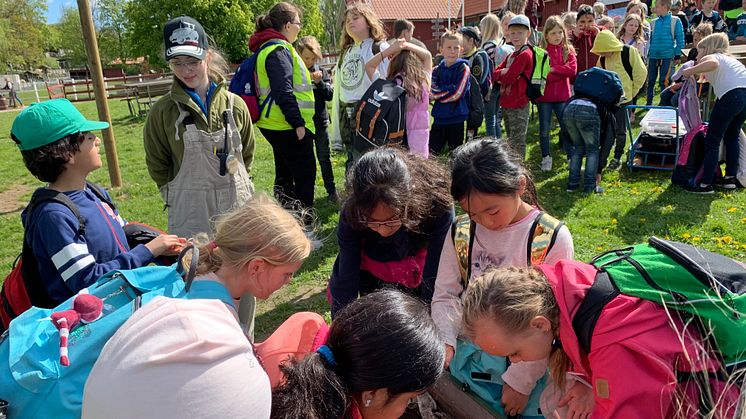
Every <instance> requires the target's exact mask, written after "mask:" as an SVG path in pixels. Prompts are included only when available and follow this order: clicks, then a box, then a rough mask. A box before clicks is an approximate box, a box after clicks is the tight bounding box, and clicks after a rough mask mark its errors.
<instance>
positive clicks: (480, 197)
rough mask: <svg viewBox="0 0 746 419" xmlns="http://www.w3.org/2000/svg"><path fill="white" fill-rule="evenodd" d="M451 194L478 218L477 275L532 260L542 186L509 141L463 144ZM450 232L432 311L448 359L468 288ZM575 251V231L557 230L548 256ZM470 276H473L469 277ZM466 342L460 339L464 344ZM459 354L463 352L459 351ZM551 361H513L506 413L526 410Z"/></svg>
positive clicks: (456, 157) (505, 391)
mask: <svg viewBox="0 0 746 419" xmlns="http://www.w3.org/2000/svg"><path fill="white" fill-rule="evenodd" d="M451 177H452V182H451V195H452V196H453V199H455V200H456V201H458V202H459V204H460V205H461V208H462V209H463V210H464V211H465V212H466V213H467V214H469V217H470V218H471V221H473V222H474V230H473V233H471V234H473V236H471V234H470V236H471V237H470V239H472V238H473V245H472V249H471V250H470V251H469V252H468V253H469V254H470V255H469V256H470V260H471V265H470V267H467V269H465V272H467V273H466V275H467V276H468V272H469V271H471V276H470V277H471V278H474V277H476V276H478V275H480V274H481V272H483V271H484V270H485V269H487V268H489V267H501V266H527V265H528V263H529V262H528V260H527V257H526V248H527V245H528V240H529V237H530V236H531V237H533V228H534V227H533V223H534V221H535V220H537V217H538V216H539V215H540V211H541V209H540V207H539V203H538V200H537V197H536V189H535V187H534V183H533V180H532V179H531V174H530V172H529V171H528V170H527V169H526V168H525V167H524V166H523V165H522V159H521V158H520V157H519V156H517V155H516V154H515V153H514V152H513V151H512V150H510V148H509V146H508V145H507V143H506V142H505V141H498V140H494V139H487V138H485V139H479V140H474V141H471V142H469V143H466V144H464V145H463V146H461V147H459V148H458V149H457V150H456V152H455V153H454V156H453V162H452V163H451ZM453 234H454V232H452V233H451V235H447V236H446V240H445V243H444V244H443V250H442V252H441V254H440V264H439V266H438V276H437V279H436V281H435V294H434V295H433V302H432V316H433V320H434V321H435V324H436V325H437V326H438V329H439V330H440V332H441V334H442V336H443V339H444V340H445V343H446V364H448V363H449V362H450V361H451V359H452V358H453V357H454V352H455V348H456V341H457V337H458V331H459V329H460V326H461V325H460V323H459V321H458V319H459V318H460V314H461V313H460V312H461V303H460V295H461V293H462V292H463V291H464V280H463V279H462V270H461V269H462V268H461V267H460V265H459V257H458V255H457V252H456V249H455V247H454V241H453V239H452V237H453ZM572 257H573V243H572V237H571V236H570V231H569V230H568V229H567V227H565V226H561V227H559V228H558V229H557V230H556V235H555V240H554V245H553V246H551V248H548V249H546V255H545V260H547V261H557V260H559V259H571V258H572ZM466 279H467V280H468V278H466ZM461 344H463V343H460V344H459V345H461ZM456 356H457V357H458V354H456ZM545 371H546V362H542V361H539V362H533V363H523V364H521V365H517V364H513V365H511V366H510V367H508V369H507V371H506V372H505V373H504V374H503V376H502V378H503V380H504V381H505V386H503V394H502V402H503V403H504V406H505V413H506V414H508V415H516V414H519V413H521V412H522V411H523V409H524V407H525V406H526V403H527V401H528V395H529V394H530V393H532V390H533V388H534V386H535V385H536V382H537V381H538V380H539V379H540V378H541V377H542V376H543V375H544V373H545Z"/></svg>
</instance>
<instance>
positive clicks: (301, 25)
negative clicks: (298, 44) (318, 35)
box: [290, 22, 303, 29]
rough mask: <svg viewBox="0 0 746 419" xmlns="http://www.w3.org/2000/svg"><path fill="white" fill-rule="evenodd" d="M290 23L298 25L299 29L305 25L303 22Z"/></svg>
mask: <svg viewBox="0 0 746 419" xmlns="http://www.w3.org/2000/svg"><path fill="white" fill-rule="evenodd" d="M290 23H292V24H293V25H298V29H300V28H302V27H303V24H302V23H300V22H290Z"/></svg>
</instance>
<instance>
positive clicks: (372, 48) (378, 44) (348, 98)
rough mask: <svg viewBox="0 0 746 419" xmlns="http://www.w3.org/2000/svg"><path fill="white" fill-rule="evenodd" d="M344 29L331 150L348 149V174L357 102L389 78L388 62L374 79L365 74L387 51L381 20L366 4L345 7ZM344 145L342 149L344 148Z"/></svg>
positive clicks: (336, 78) (338, 64) (381, 67)
mask: <svg viewBox="0 0 746 419" xmlns="http://www.w3.org/2000/svg"><path fill="white" fill-rule="evenodd" d="M344 22H345V29H344V31H343V32H342V38H341V41H340V56H339V62H338V63H337V71H336V73H335V74H336V76H335V77H334V99H333V100H332V120H333V121H336V122H338V123H335V124H332V143H333V144H334V146H335V147H334V149H335V150H339V151H343V150H344V149H347V163H346V168H347V171H349V170H350V167H351V165H352V163H353V158H352V148H351V146H352V138H353V136H354V134H355V130H354V128H353V127H354V126H355V115H353V112H354V110H355V106H356V105H357V102H358V101H359V100H360V98H361V97H363V94H365V92H366V91H367V90H368V87H370V84H371V83H372V82H373V80H374V79H375V78H378V77H380V76H382V75H384V74H388V65H389V62H388V60H383V61H382V62H381V64H380V65H379V66H378V68H377V69H376V70H377V74H378V75H377V76H376V77H375V78H373V79H371V78H370V77H368V75H367V73H366V72H365V63H367V62H368V60H370V59H371V58H372V57H373V56H374V55H376V54H378V53H379V52H381V51H383V50H385V49H386V48H388V46H389V45H388V44H387V43H386V41H385V39H386V32H385V31H384V29H383V24H382V23H381V20H380V19H379V18H378V16H376V13H375V12H374V11H373V9H372V8H371V7H370V5H368V4H367V3H365V2H356V3H352V4H350V5H349V6H347V9H345V13H344ZM343 144H344V146H343Z"/></svg>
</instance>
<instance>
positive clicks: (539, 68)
mask: <svg viewBox="0 0 746 419" xmlns="http://www.w3.org/2000/svg"><path fill="white" fill-rule="evenodd" d="M523 48H528V49H530V50H531V52H532V54H531V55H532V56H533V57H534V58H533V67H532V68H533V70H531V80H529V79H528V77H526V75H525V74H523V73H521V76H523V78H524V79H526V82H528V83H527V85H526V96H528V99H529V100H530V101H531V102H532V103H536V100H537V99H538V98H540V97H542V96H544V87H546V85H547V75H548V74H549V70H550V69H551V68H550V66H549V53H547V51H546V50H545V49H544V48H539V47H535V46H533V45H529V44H526V45H524V46H523V47H521V50H523Z"/></svg>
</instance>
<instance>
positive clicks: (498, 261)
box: [471, 252, 505, 278]
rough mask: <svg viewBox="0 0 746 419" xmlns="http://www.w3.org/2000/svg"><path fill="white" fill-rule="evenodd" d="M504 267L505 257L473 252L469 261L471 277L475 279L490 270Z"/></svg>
mask: <svg viewBox="0 0 746 419" xmlns="http://www.w3.org/2000/svg"><path fill="white" fill-rule="evenodd" d="M504 265H505V256H499V255H493V254H490V253H487V252H474V256H472V259H471V277H472V278H476V277H478V276H479V275H482V274H483V273H484V272H486V271H487V270H488V269H490V268H499V267H501V266H504Z"/></svg>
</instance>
